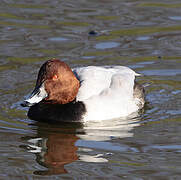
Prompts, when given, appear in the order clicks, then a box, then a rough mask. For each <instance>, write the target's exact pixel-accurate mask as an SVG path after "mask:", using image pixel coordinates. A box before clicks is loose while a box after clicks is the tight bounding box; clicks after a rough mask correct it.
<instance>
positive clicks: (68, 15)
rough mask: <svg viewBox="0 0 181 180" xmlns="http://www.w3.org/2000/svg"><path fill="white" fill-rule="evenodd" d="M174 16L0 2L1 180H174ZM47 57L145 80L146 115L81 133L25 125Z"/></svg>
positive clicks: (177, 54) (177, 151)
mask: <svg viewBox="0 0 181 180" xmlns="http://www.w3.org/2000/svg"><path fill="white" fill-rule="evenodd" d="M180 8H181V3H180V1H177V0H173V1H168V0H165V1H162V2H161V3H158V2H157V1H153V0H150V1H149V2H148V1H146V0H142V1H140V0H139V1H138V0H125V1H118V0H112V1H107V0H101V1H86V0H84V1H58V0H54V1H50V0H47V1H43V0H36V1H35V0H31V1H25V0H20V1H15V0H4V1H0V47H1V48H0V77H1V78H0V99H1V106H0V127H1V128H0V179H13V180H15V179H18V180H19V179H73V178H74V179H81V178H82V179H86V178H87V179H134V180H138V179H139V180H141V179H146V180H147V179H159V180H160V179H164V180H165V179H180V178H181V140H180V139H181V133H180V132H181V11H180ZM90 32H92V33H90ZM53 57H56V58H60V59H62V60H63V61H66V62H67V63H68V64H69V65H70V66H71V67H76V66H85V65H125V66H129V67H131V68H133V69H134V70H135V71H137V72H139V73H142V74H143V76H142V77H139V79H138V81H139V82H140V83H145V84H150V85H149V86H147V87H146V93H147V96H146V98H147V102H148V103H147V107H146V108H145V112H144V113H143V114H142V115H141V117H138V118H136V119H116V120H114V121H111V122H110V121H104V122H90V123H86V124H74V123H73V124H72V123H70V124H56V125H55V124H52V125H51V124H46V123H37V122H34V121H32V120H29V119H28V118H27V116H26V113H27V110H28V109H27V108H22V107H20V102H21V101H22V100H23V99H24V97H25V96H26V95H27V94H28V93H29V92H30V91H31V90H32V88H33V86H34V84H35V80H36V75H37V72H38V69H39V67H40V65H41V64H42V63H43V62H44V61H45V60H48V59H49V58H53Z"/></svg>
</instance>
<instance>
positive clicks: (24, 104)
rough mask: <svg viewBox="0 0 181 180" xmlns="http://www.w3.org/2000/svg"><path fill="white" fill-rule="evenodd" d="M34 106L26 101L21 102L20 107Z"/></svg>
mask: <svg viewBox="0 0 181 180" xmlns="http://www.w3.org/2000/svg"><path fill="white" fill-rule="evenodd" d="M33 105H34V104H32V103H29V102H28V101H23V102H22V103H21V106H22V107H31V106H33Z"/></svg>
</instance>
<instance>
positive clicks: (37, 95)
mask: <svg viewBox="0 0 181 180" xmlns="http://www.w3.org/2000/svg"><path fill="white" fill-rule="evenodd" d="M79 86H80V83H79V80H78V79H77V78H76V76H75V75H74V73H73V72H72V70H71V68H70V67H69V66H68V65H67V64H66V63H64V62H62V61H60V60H58V59H52V60H48V61H46V62H45V63H44V64H43V65H42V66H41V68H40V70H39V73H38V78H37V81H36V86H35V89H34V90H33V92H32V93H31V95H30V96H29V98H27V99H26V100H24V102H23V103H22V106H32V105H34V104H36V103H39V102H40V101H44V102H47V103H54V104H55V103H57V104H67V103H69V102H72V101H73V100H74V99H75V97H76V95H77V93H78V89H79Z"/></svg>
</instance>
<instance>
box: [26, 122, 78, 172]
mask: <svg viewBox="0 0 181 180" xmlns="http://www.w3.org/2000/svg"><path fill="white" fill-rule="evenodd" d="M35 125H36V126H34V127H37V136H36V137H32V138H28V140H27V141H28V145H27V146H26V149H28V151H29V152H31V153H35V155H36V161H37V162H38V163H39V164H40V165H42V166H44V167H46V168H47V169H48V170H41V171H35V172H34V174H38V175H53V174H63V173H67V171H66V170H65V168H64V166H65V165H66V164H70V163H72V162H74V161H76V160H77V159H78V155H77V153H76V151H77V149H78V148H77V147H76V146H75V142H76V141H77V140H78V139H79V138H78V137H77V136H76V135H75V130H76V128H70V127H64V125H63V127H64V128H62V127H56V126H55V125H51V126H50V125H47V124H41V123H36V124H35Z"/></svg>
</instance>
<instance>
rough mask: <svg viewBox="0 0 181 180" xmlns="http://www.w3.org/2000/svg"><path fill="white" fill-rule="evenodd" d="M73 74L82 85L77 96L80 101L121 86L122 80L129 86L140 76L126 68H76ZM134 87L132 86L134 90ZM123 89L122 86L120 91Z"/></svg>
mask: <svg viewBox="0 0 181 180" xmlns="http://www.w3.org/2000/svg"><path fill="white" fill-rule="evenodd" d="M73 72H74V74H75V75H76V77H77V78H78V79H79V80H80V83H81V86H80V88H79V92H78V95H77V100H78V101H83V100H86V99H89V98H91V97H93V96H96V95H99V94H100V93H102V92H104V91H105V90H106V89H107V88H114V87H115V86H117V85H118V84H119V83H118V81H120V79H124V83H126V82H128V84H129V82H130V83H131V82H132V81H134V78H135V76H137V75H139V74H137V73H135V72H134V71H133V70H132V69H130V68H128V67H125V66H105V67H96V66H88V67H81V68H75V69H73ZM117 83H118V84H117ZM122 85H123V84H122ZM133 85H134V84H133ZM133 85H132V84H131V89H132V90H133V87H132V86H133ZM121 87H122V86H120V87H119V89H120V88H121Z"/></svg>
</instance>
